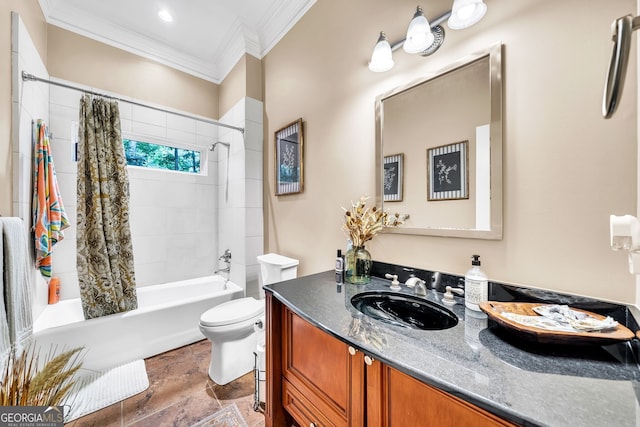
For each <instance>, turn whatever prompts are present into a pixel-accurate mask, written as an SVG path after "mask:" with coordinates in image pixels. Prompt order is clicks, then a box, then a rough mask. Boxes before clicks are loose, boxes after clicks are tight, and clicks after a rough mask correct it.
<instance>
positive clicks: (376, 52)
mask: <svg viewBox="0 0 640 427" xmlns="http://www.w3.org/2000/svg"><path fill="white" fill-rule="evenodd" d="M393 65H394V62H393V56H392V55H391V45H390V44H389V41H388V40H387V36H386V34H385V33H384V31H380V37H378V43H376V47H374V48H373V54H372V55H371V62H369V69H370V70H371V71H374V72H376V73H382V72H385V71H389V70H390V69H392V68H393Z"/></svg>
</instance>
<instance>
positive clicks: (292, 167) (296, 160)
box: [275, 119, 304, 196]
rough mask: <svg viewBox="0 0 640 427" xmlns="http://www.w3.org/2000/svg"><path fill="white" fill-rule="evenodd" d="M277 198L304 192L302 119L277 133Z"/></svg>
mask: <svg viewBox="0 0 640 427" xmlns="http://www.w3.org/2000/svg"><path fill="white" fill-rule="evenodd" d="M275 136H276V138H275V140H276V146H275V153H276V189H275V192H276V196H282V195H286V194H295V193H301V192H302V185H303V179H302V178H303V171H304V162H303V155H302V154H303V137H302V119H298V120H296V121H295V122H293V123H291V124H288V125H287V126H285V127H283V128H282V129H280V130H278V131H276V134H275Z"/></svg>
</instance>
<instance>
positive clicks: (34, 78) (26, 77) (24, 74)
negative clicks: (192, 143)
mask: <svg viewBox="0 0 640 427" xmlns="http://www.w3.org/2000/svg"><path fill="white" fill-rule="evenodd" d="M22 80H23V81H25V82H26V81H34V82H42V83H47V84H50V85H54V86H60V87H64V88H67V89H72V90H77V91H79V92H84V93H88V94H91V95H97V96H102V97H105V98H109V99H115V100H116V101H122V102H126V103H129V104H132V105H137V106H138V107H145V108H150V109H152V110H156V111H161V112H163V113H170V114H175V115H176V116H180V117H186V118H188V119H195V120H199V121H201V122H205V123H209V124H212V125H216V126H220V127H223V128H228V129H233V130H237V131H239V132H240V133H242V134H243V135H244V128H241V127H238V126H232V125H228V124H226V123H220V122H218V121H215V120H210V119H205V118H200V117H196V116H194V115H192V114H185V113H178V112H176V111H171V110H167V109H164V108H160V107H154V106H152V105H146V104H142V103H140V102H136V101H130V100H128V99H122V98H118V97H116V96H111V95H105V94H103V93H99V92H94V91H91V90H86V89H82V88H81V87H77V86H72V85H68V84H65V83H59V82H54V81H52V80H48V79H43V78H42V77H37V76H34V75H33V74H29V73H27V72H26V71H22Z"/></svg>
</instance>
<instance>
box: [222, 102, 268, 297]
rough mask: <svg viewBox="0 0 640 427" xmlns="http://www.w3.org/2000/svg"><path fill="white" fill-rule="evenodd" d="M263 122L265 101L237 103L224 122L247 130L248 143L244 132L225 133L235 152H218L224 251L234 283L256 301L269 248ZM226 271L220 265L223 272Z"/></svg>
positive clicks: (223, 130) (223, 137) (223, 119)
mask: <svg viewBox="0 0 640 427" xmlns="http://www.w3.org/2000/svg"><path fill="white" fill-rule="evenodd" d="M262 117H263V103H262V102H261V101H257V100H255V99H253V98H244V99H242V100H240V101H238V103H237V104H236V105H234V106H233V107H232V108H231V109H230V110H229V111H228V112H227V113H226V114H225V115H224V116H223V117H222V118H221V119H220V121H221V122H223V123H229V124H231V125H234V126H238V127H244V128H245V132H244V141H243V136H242V135H241V134H240V133H239V132H236V131H233V130H229V129H225V128H220V129H219V132H220V141H224V142H229V143H231V148H230V150H227V149H226V148H225V147H222V146H220V145H218V147H216V153H217V155H218V156H220V157H219V159H220V163H219V169H218V206H219V207H220V218H219V221H220V222H219V230H220V235H219V239H220V240H219V245H218V247H219V252H220V253H222V252H223V251H224V250H225V249H230V250H231V254H232V259H231V261H232V264H231V280H233V281H234V282H236V283H238V284H239V285H240V286H243V284H244V285H246V292H247V296H253V297H256V298H258V297H259V280H258V276H259V274H260V268H259V265H258V261H257V259H256V258H257V256H258V255H260V254H261V253H262V251H263V248H264V227H263V215H262V183H263V178H262V177H263V170H262V169H263V166H262V152H263V149H262V135H263V131H262V121H263V119H262ZM227 155H228V156H229V157H228V160H229V162H228V163H227V162H226V159H227ZM227 164H228V167H227ZM223 266H224V265H223V264H222V263H220V267H223Z"/></svg>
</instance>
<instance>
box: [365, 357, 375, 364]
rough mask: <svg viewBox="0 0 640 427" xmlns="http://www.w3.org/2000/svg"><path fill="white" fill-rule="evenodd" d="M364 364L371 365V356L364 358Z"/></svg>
mask: <svg viewBox="0 0 640 427" xmlns="http://www.w3.org/2000/svg"><path fill="white" fill-rule="evenodd" d="M364 363H366V364H367V365H369V366H371V365H373V357H371V356H365V357H364Z"/></svg>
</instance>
